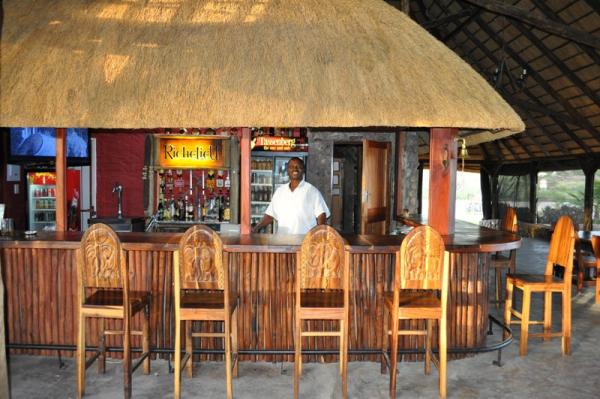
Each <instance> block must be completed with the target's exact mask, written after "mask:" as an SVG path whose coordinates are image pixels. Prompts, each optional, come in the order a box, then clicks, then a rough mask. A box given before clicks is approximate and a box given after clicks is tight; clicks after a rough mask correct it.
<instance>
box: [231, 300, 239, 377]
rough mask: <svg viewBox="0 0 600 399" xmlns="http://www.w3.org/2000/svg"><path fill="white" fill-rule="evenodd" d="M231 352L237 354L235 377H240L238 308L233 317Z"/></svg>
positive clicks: (234, 369) (234, 365) (234, 368)
mask: <svg viewBox="0 0 600 399" xmlns="http://www.w3.org/2000/svg"><path fill="white" fill-rule="evenodd" d="M231 350H232V351H233V353H235V363H234V364H233V377H234V378H237V377H238V365H239V362H240V357H239V354H238V308H237V307H236V308H235V310H234V311H233V315H232V325H231Z"/></svg>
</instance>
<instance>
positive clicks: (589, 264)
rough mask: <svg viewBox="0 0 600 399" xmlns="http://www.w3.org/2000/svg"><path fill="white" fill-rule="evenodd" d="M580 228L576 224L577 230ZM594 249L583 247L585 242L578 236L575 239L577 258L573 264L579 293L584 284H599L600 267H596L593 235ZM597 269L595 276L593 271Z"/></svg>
mask: <svg viewBox="0 0 600 399" xmlns="http://www.w3.org/2000/svg"><path fill="white" fill-rule="evenodd" d="M578 230H579V229H578V228H577V225H575V232H576V233H577V231H578ZM591 241H592V242H591V243H592V249H591V251H589V250H586V249H585V248H583V245H582V244H583V243H582V242H581V240H580V239H579V236H576V239H575V260H574V264H573V274H574V278H575V284H576V285H577V293H580V292H581V291H582V290H583V287H584V286H597V284H598V269H597V267H596V259H597V255H596V253H597V252H596V250H595V249H594V248H593V244H594V240H593V237H592V240H591ZM592 270H594V271H595V273H596V274H595V276H593V277H592V273H591V271H592Z"/></svg>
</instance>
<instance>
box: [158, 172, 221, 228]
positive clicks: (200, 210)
mask: <svg viewBox="0 0 600 399" xmlns="http://www.w3.org/2000/svg"><path fill="white" fill-rule="evenodd" d="M156 179H157V182H156V183H157V184H156V187H157V199H158V200H157V209H156V217H157V220H158V222H184V223H193V222H206V223H216V222H222V223H229V222H230V220H231V210H230V202H229V201H230V200H229V198H230V197H229V195H230V189H231V181H230V177H229V170H211V169H195V170H185V171H183V170H181V169H177V170H173V169H165V170H163V169H160V170H158V171H157V175H156Z"/></svg>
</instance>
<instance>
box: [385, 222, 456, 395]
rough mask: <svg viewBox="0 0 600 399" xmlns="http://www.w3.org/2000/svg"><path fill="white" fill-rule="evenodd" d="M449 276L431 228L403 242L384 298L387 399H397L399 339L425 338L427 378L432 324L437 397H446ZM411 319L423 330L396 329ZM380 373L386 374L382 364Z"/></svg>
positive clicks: (415, 232)
mask: <svg viewBox="0 0 600 399" xmlns="http://www.w3.org/2000/svg"><path fill="white" fill-rule="evenodd" d="M448 273H449V254H448V253H447V252H446V251H445V247H444V241H443V239H442V237H441V236H440V235H439V233H438V232H437V231H435V230H434V229H433V228H431V227H429V226H420V227H417V228H415V229H413V230H412V231H411V232H410V233H408V235H407V236H406V237H405V238H404V240H402V245H401V246H400V251H399V252H398V253H397V254H396V268H395V271H394V291H393V292H386V293H385V294H384V305H385V306H384V311H383V312H384V317H383V323H384V324H383V325H384V328H383V332H384V336H383V355H384V357H386V356H387V349H388V339H389V338H390V337H391V352H390V361H389V369H390V398H394V397H395V396H396V368H397V362H398V336H399V335H420V336H425V374H429V372H430V370H431V360H432V358H433V352H432V340H433V338H434V337H433V320H437V321H438V323H439V326H438V332H439V336H438V339H439V343H438V350H439V354H438V359H435V358H433V361H434V363H435V364H436V366H437V367H438V370H439V374H440V377H439V393H440V397H441V398H445V397H446V358H447V335H446V331H447V300H448ZM415 290H418V291H415ZM438 292H439V297H438ZM413 319H425V320H426V329H425V330H400V329H399V324H400V320H413ZM383 360H387V359H382V362H383ZM382 370H385V368H384V367H383V364H382Z"/></svg>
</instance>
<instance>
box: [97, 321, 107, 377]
mask: <svg viewBox="0 0 600 399" xmlns="http://www.w3.org/2000/svg"><path fill="white" fill-rule="evenodd" d="M98 331H99V335H98V351H99V352H100V356H98V373H101V374H104V373H105V372H106V335H104V318H103V317H101V318H100V319H99V320H98Z"/></svg>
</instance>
